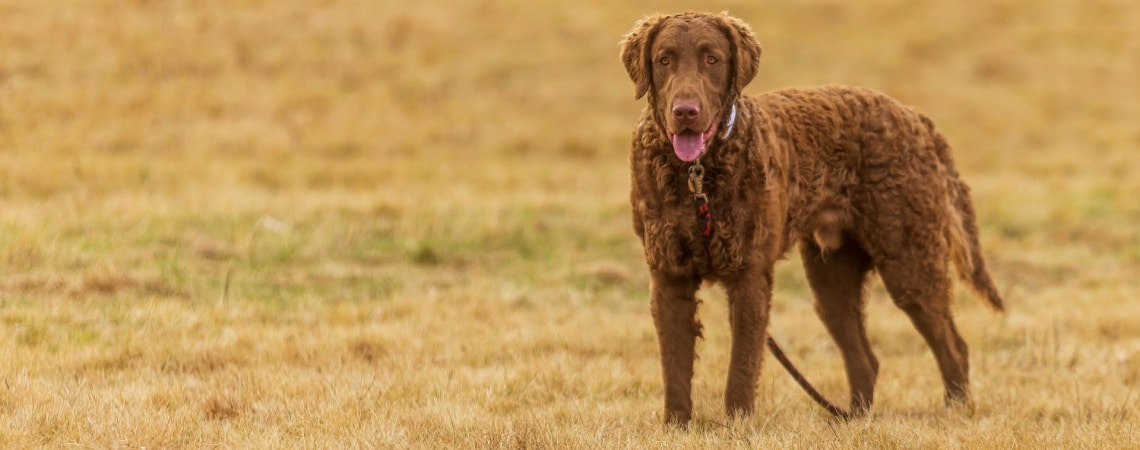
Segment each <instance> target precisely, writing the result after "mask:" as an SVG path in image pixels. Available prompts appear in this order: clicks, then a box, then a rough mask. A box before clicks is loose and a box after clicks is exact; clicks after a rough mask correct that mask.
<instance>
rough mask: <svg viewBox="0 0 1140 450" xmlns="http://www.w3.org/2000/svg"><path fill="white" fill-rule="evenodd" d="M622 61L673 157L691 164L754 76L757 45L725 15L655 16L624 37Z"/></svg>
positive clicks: (748, 31)
mask: <svg viewBox="0 0 1140 450" xmlns="http://www.w3.org/2000/svg"><path fill="white" fill-rule="evenodd" d="M621 60H622V62H623V63H624V64H625V69H626V71H627V72H629V77H630V79H632V80H633V84H634V85H635V86H636V90H635V92H636V98H639V99H640V98H641V97H642V96H645V95H646V94H648V95H649V104H650V107H651V108H653V117H654V119H655V120H657V121H658V122H660V123H661V125H662V126H663V128H664V129H665V130H666V132H667V133H668V134H669V137H670V139H672V141H673V151H674V152H675V153H676V154H677V157H678V158H681V159H682V160H684V161H692V160H694V159H696V158H697V157H698V156H700V155H701V153H703V152H704V151H705V145H706V143H707V142H709V141H710V140H711V139H712V138H713V137H714V136H715V135H716V131H717V127H718V126H720V125H721V122H722V120H723V119H725V114H727V111H728V110H729V109H730V108H731V106H732V103H733V102H734V101H735V100H736V98H737V97H739V96H740V93H741V91H742V90H743V89H744V86H746V85H747V84H748V83H749V82H750V81H752V78H753V77H755V76H756V68H757V67H758V66H759V64H760V44H759V43H758V42H756V36H755V35H753V34H752V29H751V28H749V27H748V25H747V24H745V23H744V22H743V21H741V20H740V19H737V18H735V17H730V16H729V15H728V14H725V13H721V14H704V13H693V12H689V13H683V14H675V15H670V16H665V15H657V16H651V17H647V18H645V19H642V20H641V21H639V22H638V23H637V24H636V25H634V27H633V30H631V31H630V32H629V34H626V35H625V39H624V40H623V41H622V43H621Z"/></svg>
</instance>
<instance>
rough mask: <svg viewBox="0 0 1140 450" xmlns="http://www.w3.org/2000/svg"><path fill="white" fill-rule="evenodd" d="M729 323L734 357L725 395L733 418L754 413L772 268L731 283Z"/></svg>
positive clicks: (749, 271)
mask: <svg viewBox="0 0 1140 450" xmlns="http://www.w3.org/2000/svg"><path fill="white" fill-rule="evenodd" d="M724 284H725V290H726V291H727V293H728V303H729V309H730V311H729V322H730V324H731V326H732V358H731V359H730V362H729V366H728V385H727V387H726V388H725V393H724V406H725V412H727V413H728V415H730V416H738V415H747V414H751V413H752V408H753V405H754V404H755V401H756V382H757V379H758V378H759V377H760V364H761V362H763V360H764V340H765V338H766V334H765V332H766V331H767V328H768V306H769V304H770V300H771V298H772V267H770V266H769V267H761V268H749V269H746V270H744V271H743V272H741V275H740V276H739V277H737V278H735V279H732V280H727V281H726V282H725V283H724Z"/></svg>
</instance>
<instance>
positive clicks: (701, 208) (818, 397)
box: [689, 157, 851, 420]
mask: <svg viewBox="0 0 1140 450" xmlns="http://www.w3.org/2000/svg"><path fill="white" fill-rule="evenodd" d="M704 177H705V168H704V166H702V165H701V158H700V157H697V159H696V160H694V161H693V165H692V166H689V192H692V194H693V207H694V208H695V209H696V212H697V225H698V227H699V228H700V229H701V234H702V235H704V237H705V253H706V254H708V255H709V257H710V258H711V257H712V252H711V251H710V249H709V241H710V240H711V239H712V231H713V222H712V210H711V209H710V208H709V198H708V196H707V195H705V193H704ZM768 349H769V350H771V351H772V356H775V357H776V360H777V361H779V362H780V365H781V366H784V369H786V370H787V371H788V374H790V375H791V376H792V378H793V379H795V380H796V383H798V384H799V385H800V387H802V388H803V389H804V391H806V392H807V393H808V396H810V397H811V399H812V400H814V401H815V402H816V403H817V404H819V406H821V407H823V409H825V410H827V412H828V413H831V415H832V416H835V417H837V418H840V419H844V420H846V419H850V418H851V413H849V412H847V410H845V409H843V408H840V407H839V406H836V405H835V404H834V403H832V402H831V401H830V400H828V399H827V397H824V396H823V394H820V393H819V391H818V390H816V388H815V387H814V386H812V385H811V383H810V382H808V380H807V378H806V377H804V375H803V374H802V373H800V371H799V370H797V369H796V366H795V365H794V364H792V361H791V360H789V359H788V355H785V354H784V351H783V350H781V349H780V346H779V345H777V344H776V340H775V339H772V336H768Z"/></svg>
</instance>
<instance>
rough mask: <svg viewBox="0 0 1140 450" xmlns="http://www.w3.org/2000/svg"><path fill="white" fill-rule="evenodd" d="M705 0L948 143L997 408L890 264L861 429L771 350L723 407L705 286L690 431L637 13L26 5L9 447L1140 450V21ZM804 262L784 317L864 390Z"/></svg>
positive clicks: (6, 340) (11, 78)
mask: <svg viewBox="0 0 1140 450" xmlns="http://www.w3.org/2000/svg"><path fill="white" fill-rule="evenodd" d="M603 4H606V6H602V5H603ZM687 5H688V3H685V2H672V1H670V2H665V3H664V4H659V5H657V6H656V8H658V9H659V10H661V11H674V10H678V9H683V8H686V7H688V6H687ZM705 8H707V9H709V10H714V11H715V10H721V9H728V10H730V11H731V12H732V13H733V14H735V15H737V16H740V17H742V18H744V19H745V20H746V21H748V22H750V23H751V24H752V25H753V26H754V28H755V29H756V31H757V34H758V36H759V37H760V40H761V42H762V43H763V44H764V45H765V48H766V51H765V54H764V57H763V58H762V62H761V72H760V76H759V78H758V80H757V81H756V82H755V83H754V84H753V86H752V87H751V88H750V90H752V91H761V90H765V89H771V88H776V87H780V86H787V85H804V84H818V83H825V82H843V83H849V84H859V85H865V86H869V87H873V88H877V89H880V90H883V91H886V92H888V93H890V94H892V95H894V96H896V97H898V98H900V99H902V100H904V101H906V102H908V103H911V104H915V105H918V106H919V107H920V108H921V109H922V110H924V111H925V112H927V113H928V114H930V115H931V116H932V117H934V118H935V120H936V122H937V123H938V124H939V125H940V127H941V128H942V129H943V130H944V131H945V132H946V134H947V135H948V136H949V137H950V139H951V141H952V143H953V144H954V145H955V147H956V152H957V153H956V154H957V158H958V161H959V168H960V169H961V171H962V172H963V174H964V177H965V178H966V180H967V181H968V182H969V183H970V184H971V185H972V186H973V187H974V193H975V201H976V203H977V205H978V209H979V215H980V218H981V222H982V223H981V226H982V229H983V234H984V236H983V239H984V243H985V245H986V253H987V255H988V257H989V261H990V264H991V267H992V268H993V271H994V275H995V279H996V280H998V283H999V285H1000V287H1001V288H1002V289H1003V291H1004V293H1005V295H1006V299H1007V302H1008V305H1009V310H1010V311H1009V313H1008V314H1006V315H1005V316H995V315H993V314H991V313H990V312H988V311H987V310H986V309H985V308H984V307H982V306H981V305H980V302H979V301H977V300H976V299H973V298H972V297H970V296H969V295H967V294H966V293H964V292H963V293H962V295H960V297H961V298H960V299H959V301H958V324H959V327H960V328H961V329H962V331H963V333H964V334H965V337H966V339H967V341H968V342H969V343H970V345H971V350H972V352H971V353H972V354H971V357H972V362H973V371H972V372H973V380H974V394H975V397H976V400H977V408H976V410H975V411H973V412H967V411H947V410H944V409H943V408H942V407H941V404H940V403H941V402H940V399H941V386H940V384H939V381H938V375H937V370H936V369H935V366H934V361H933V358H932V357H931V356H930V354H929V351H928V350H927V349H926V347H925V345H923V344H922V342H921V339H920V338H919V336H918V335H917V333H916V332H915V331H914V330H913V328H912V327H911V326H910V325H909V323H908V322H907V320H906V318H905V315H903V314H902V313H901V312H899V311H898V310H897V309H895V308H894V307H893V306H892V305H891V304H890V301H889V299H887V297H886V296H885V294H884V293H883V292H882V289H881V288H880V287H878V285H877V284H876V285H875V286H874V287H873V288H872V293H873V296H872V301H871V305H870V316H871V322H870V333H871V339H872V341H873V343H874V346H875V348H876V350H877V352H878V354H879V357H880V360H881V361H882V364H883V370H882V374H881V376H880V380H879V396H878V398H877V401H878V402H877V404H876V407H875V410H874V414H873V415H872V416H871V417H869V418H867V419H865V420H858V421H855V422H852V423H833V422H831V421H830V420H829V419H828V418H827V417H825V415H824V413H822V412H821V411H820V410H819V409H818V408H817V407H816V406H814V405H813V404H811V403H810V401H809V400H808V399H807V397H806V396H805V395H804V394H803V393H802V392H801V391H800V390H799V389H798V388H797V387H796V386H795V385H794V384H793V383H792V382H791V381H790V379H789V378H788V377H787V375H786V374H784V373H782V371H781V370H780V368H779V367H778V366H777V365H776V364H773V363H772V361H771V360H769V363H768V364H767V365H766V369H765V372H764V375H763V377H762V379H761V392H762V396H761V399H760V401H759V402H760V405H759V408H758V413H757V414H756V415H755V416H754V417H750V418H747V419H743V420H737V421H728V420H726V419H724V418H723V414H722V408H721V392H722V389H723V380H724V379H725V368H726V366H727V351H728V342H727V341H728V336H727V331H726V328H727V319H726V317H725V309H726V308H725V305H724V300H723V294H722V293H721V292H720V291H718V290H712V291H711V292H706V293H704V294H703V295H702V297H703V298H704V299H705V304H704V307H703V310H702V313H703V319H704V322H705V324H706V334H707V336H706V339H705V340H704V341H703V342H702V343H701V344H700V354H701V360H700V361H699V365H698V369H697V377H696V382H695V388H694V399H695V404H696V408H695V409H696V411H695V415H696V420H695V423H694V426H693V428H692V429H691V430H690V431H689V432H677V431H671V430H666V429H662V427H661V426H660V417H659V415H660V410H661V404H662V400H661V399H662V393H661V386H660V374H659V367H658V363H657V350H656V342H655V338H654V333H653V329H652V324H651V320H650V317H649V311H648V301H647V292H646V291H647V280H646V273H645V269H644V265H643V262H642V257H641V250H640V245H639V244H638V243H637V241H636V238H635V237H634V236H633V233H632V231H631V229H630V226H629V219H628V212H627V204H626V203H627V189H628V169H627V167H626V161H625V160H626V151H627V148H628V139H629V131H630V129H631V127H632V124H633V122H634V121H635V120H636V116H637V113H638V111H639V109H640V108H641V103H640V102H635V101H633V100H632V86H631V85H630V83H629V81H628V80H627V79H626V77H625V73H624V70H623V69H622V68H621V66H620V64H619V63H618V58H617V41H618V39H619V37H620V35H621V34H623V33H624V32H625V31H626V30H627V29H628V28H629V27H630V26H631V25H632V23H633V21H634V20H636V19H637V18H639V17H641V16H642V15H645V14H648V13H652V12H655V11H654V10H650V9H646V7H645V6H643V5H641V4H639V3H638V2H569V1H558V2H529V1H520V0H487V1H470V2H458V1H445V0H426V1H416V2H390V1H381V2H375V1H367V0H334V1H327V2H316V1H312V2H264V1H253V0H239V1H210V2H206V1H201V2H180V1H163V0H153V1H144V0H139V1H133V2H123V1H111V0H90V1H82V2H76V1H64V0H43V1H36V2H30V1H20V0H0V361H3V363H0V381H2V385H0V447H5V448H27V447H41V446H42V447H72V446H76V447H92V448H112V447H117V448H135V447H148V448H201V447H221V448H246V447H252V448H346V447H366V448H373V447H375V448H405V447H418V448H440V447H445V448H446V447H450V448H469V447H509V448H514V447H527V448H530V447H553V448H566V447H570V448H577V447H601V448H610V447H617V448H699V447H713V446H716V447H728V448H756V447H810V448H845V449H846V448H916V447H922V448H931V447H933V448H944V447H953V448H979V447H981V448H988V447H993V448H1019V447H1021V448H1112V447H1116V448H1128V447H1131V448H1136V447H1137V446H1140V432H1138V431H1136V429H1135V428H1136V427H1135V425H1136V424H1137V422H1138V417H1137V412H1136V408H1137V403H1138V401H1137V398H1138V397H1140V394H1138V393H1136V392H1134V391H1135V387H1136V386H1137V383H1138V382H1140V322H1138V320H1140V303H1138V302H1137V301H1136V299H1137V298H1138V297H1140V286H1138V284H1137V282H1136V279H1137V274H1138V273H1140V225H1138V224H1140V202H1138V201H1137V200H1136V196H1137V194H1140V156H1138V153H1137V150H1138V147H1140V125H1138V124H1140V121H1138V120H1137V118H1138V117H1140V83H1137V82H1136V80H1137V79H1138V78H1140V28H1137V27H1136V24H1137V23H1140V7H1138V6H1136V5H1135V4H1134V2H1128V1H1112V0H1097V1H1084V0H1057V1H1054V2H1048V3H1046V4H1042V3H1039V2H1031V1H1027V0H987V1H984V2H972V3H969V4H965V3H962V4H958V3H955V2H915V1H898V0H870V1H865V2H857V3H853V2H842V1H811V2H781V3H772V2H732V1H719V2H709V3H708V4H707V6H705ZM797 266H798V264H797V263H796V262H795V261H794V260H792V261H788V262H786V263H784V264H782V265H781V266H780V268H779V273H778V278H779V279H778V282H777V292H776V300H775V303H774V306H773V311H774V318H773V325H772V331H773V333H774V335H775V336H776V337H777V338H779V339H780V340H781V341H782V342H783V344H784V345H785V346H786V347H787V348H786V350H788V352H789V353H790V354H791V356H792V358H793V359H794V360H796V361H797V362H798V363H799V365H800V366H801V368H802V369H803V370H805V371H806V372H807V373H808V376H809V377H810V378H812V379H813V380H814V381H816V383H817V384H818V385H819V386H820V387H821V389H822V390H824V391H825V392H826V393H828V395H830V396H831V397H833V398H835V399H837V400H839V401H846V398H845V392H846V385H845V381H844V375H843V372H842V365H841V363H840V360H839V355H838V352H837V351H836V349H835V347H834V346H833V344H831V342H830V341H829V339H828V338H827V336H826V333H825V331H824V330H823V327H822V326H821V325H820V324H819V322H818V321H817V320H816V319H815V317H814V314H813V313H812V310H811V296H810V292H809V291H808V290H807V288H806V287H805V284H804V282H803V279H802V275H801V274H800V271H799V269H798V267H797Z"/></svg>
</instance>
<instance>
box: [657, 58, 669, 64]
mask: <svg viewBox="0 0 1140 450" xmlns="http://www.w3.org/2000/svg"><path fill="white" fill-rule="evenodd" d="M669 62H670V61H669V57H668V56H662V57H661V59H658V60H657V64H660V65H662V66H668V65H669Z"/></svg>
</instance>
